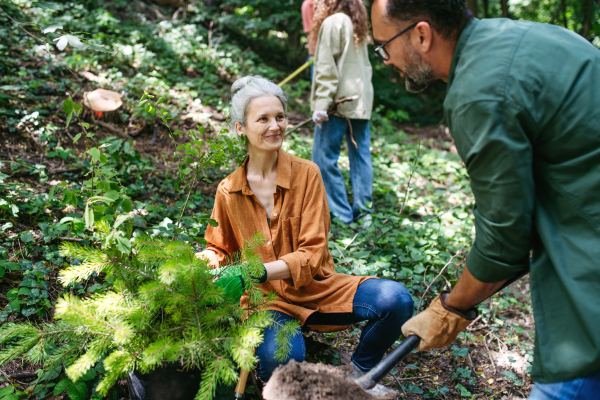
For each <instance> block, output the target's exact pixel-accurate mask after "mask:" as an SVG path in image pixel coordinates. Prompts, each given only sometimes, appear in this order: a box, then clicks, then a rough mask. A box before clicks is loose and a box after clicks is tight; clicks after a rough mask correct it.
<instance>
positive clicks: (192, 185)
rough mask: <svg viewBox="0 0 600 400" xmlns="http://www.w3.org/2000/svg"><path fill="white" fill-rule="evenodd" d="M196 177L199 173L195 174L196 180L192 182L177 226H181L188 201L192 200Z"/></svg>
mask: <svg viewBox="0 0 600 400" xmlns="http://www.w3.org/2000/svg"><path fill="white" fill-rule="evenodd" d="M196 177H197V175H196V174H194V180H192V183H191V184H190V190H189V192H188V195H187V198H186V199H185V204H184V205H183V207H182V209H181V215H179V219H178V220H177V225H175V228H176V229H177V228H179V225H180V223H181V219H182V218H183V213H184V212H185V209H186V208H187V205H188V202H189V201H190V196H191V194H192V189H194V183H196ZM172 239H173V240H174V239H175V230H173V237H172Z"/></svg>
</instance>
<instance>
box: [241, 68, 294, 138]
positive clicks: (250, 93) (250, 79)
mask: <svg viewBox="0 0 600 400" xmlns="http://www.w3.org/2000/svg"><path fill="white" fill-rule="evenodd" d="M265 95H272V96H276V97H277V98H278V99H279V101H281V105H283V110H284V111H287V97H285V94H283V90H281V88H280V87H279V86H277V85H276V84H274V83H273V82H271V81H270V80H268V79H265V78H263V77H262V76H260V75H254V76H252V75H250V76H245V77H243V78H240V79H238V80H237V81H235V82H234V83H233V85H232V86H231V125H232V127H233V128H234V129H235V123H236V122H239V123H240V124H241V125H242V126H246V118H247V117H248V105H249V104H250V102H251V101H252V99H254V98H256V97H260V96H265Z"/></svg>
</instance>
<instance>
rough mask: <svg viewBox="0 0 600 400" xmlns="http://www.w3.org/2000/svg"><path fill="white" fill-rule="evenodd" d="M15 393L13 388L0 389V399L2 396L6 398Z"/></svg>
mask: <svg viewBox="0 0 600 400" xmlns="http://www.w3.org/2000/svg"><path fill="white" fill-rule="evenodd" d="M14 392H15V387H14V386H7V387H5V388H2V389H0V398H1V397H3V396H8V395H9V394H13V393H14Z"/></svg>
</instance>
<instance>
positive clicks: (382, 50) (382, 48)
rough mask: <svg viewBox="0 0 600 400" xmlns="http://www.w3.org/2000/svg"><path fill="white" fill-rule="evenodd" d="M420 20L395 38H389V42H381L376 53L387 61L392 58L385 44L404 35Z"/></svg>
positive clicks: (376, 48)
mask: <svg viewBox="0 0 600 400" xmlns="http://www.w3.org/2000/svg"><path fill="white" fill-rule="evenodd" d="M417 24H418V22H415V23H414V24H412V25H411V26H409V27H408V28H406V29H404V30H402V31H401V32H400V33H398V34H397V35H396V36H394V37H393V38H391V39H390V40H388V41H387V42H385V43H384V44H380V45H379V46H376V47H375V49H374V50H375V54H377V55H378V56H379V58H381V59H382V60H383V61H387V60H389V59H390V55H389V54H388V53H387V51H385V46H387V44H388V43H389V42H391V41H392V40H394V39H396V38H397V37H398V36H400V35H402V34H403V33H404V32H406V31H408V30H410V29H412V28H414V27H415V26H417Z"/></svg>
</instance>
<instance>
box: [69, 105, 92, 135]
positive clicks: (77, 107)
mask: <svg viewBox="0 0 600 400" xmlns="http://www.w3.org/2000/svg"><path fill="white" fill-rule="evenodd" d="M82 111H83V107H82V106H81V104H77V103H73V112H74V113H75V115H77V116H79V114H81V112H82ZM86 125H88V127H89V124H86ZM86 129H87V128H86Z"/></svg>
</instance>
